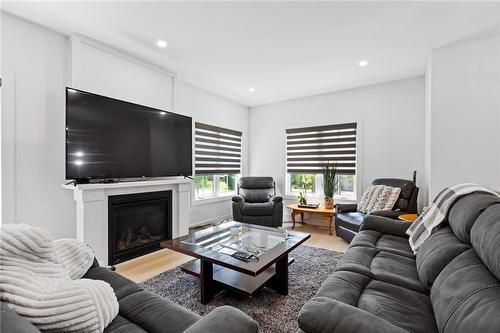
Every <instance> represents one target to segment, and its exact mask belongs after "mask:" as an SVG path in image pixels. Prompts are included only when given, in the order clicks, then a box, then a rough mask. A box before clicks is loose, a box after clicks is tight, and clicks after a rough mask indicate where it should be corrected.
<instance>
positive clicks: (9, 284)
mask: <svg viewBox="0 0 500 333" xmlns="http://www.w3.org/2000/svg"><path fill="white" fill-rule="evenodd" d="M93 260H94V254H93V252H92V249H90V248H89V247H88V246H86V245H85V244H83V243H81V242H79V241H76V240H73V239H60V240H56V241H53V240H52V238H51V236H50V235H49V233H47V232H46V231H45V230H43V229H40V228H34V227H31V226H29V225H26V224H4V225H2V227H1V229H0V300H1V301H2V302H5V303H7V304H8V305H9V306H10V307H11V308H12V309H13V310H14V311H16V312H17V313H18V314H19V315H21V316H23V317H24V318H26V319H28V320H29V321H31V322H32V323H33V324H34V325H36V326H37V327H38V328H39V329H40V330H42V331H57V332H103V331H104V328H105V327H106V326H107V325H108V324H109V323H110V322H111V321H112V320H113V319H114V318H115V317H116V315H117V314H118V301H117V299H116V296H115V294H114V292H113V289H112V288H111V286H110V285H109V284H108V283H106V282H104V281H100V280H91V279H81V277H82V276H83V275H84V274H85V272H86V271H87V270H88V269H89V268H90V266H91V265H92V262H93Z"/></svg>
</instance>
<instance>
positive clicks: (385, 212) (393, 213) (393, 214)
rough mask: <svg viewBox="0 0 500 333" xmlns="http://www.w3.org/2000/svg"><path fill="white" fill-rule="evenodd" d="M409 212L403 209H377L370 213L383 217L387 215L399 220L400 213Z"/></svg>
mask: <svg viewBox="0 0 500 333" xmlns="http://www.w3.org/2000/svg"><path fill="white" fill-rule="evenodd" d="M403 214H408V212H406V211H403V210H376V211H374V212H371V213H370V215H377V216H382V217H387V218H389V219H393V220H397V219H398V216H399V215H403Z"/></svg>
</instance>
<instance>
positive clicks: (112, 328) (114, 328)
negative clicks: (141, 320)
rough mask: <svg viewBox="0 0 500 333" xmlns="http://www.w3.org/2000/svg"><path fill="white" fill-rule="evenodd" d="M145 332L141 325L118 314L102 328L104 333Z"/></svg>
mask: <svg viewBox="0 0 500 333" xmlns="http://www.w3.org/2000/svg"><path fill="white" fill-rule="evenodd" d="M129 332H130V333H147V331H145V330H144V329H143V328H142V327H140V326H138V325H136V324H134V323H133V322H131V321H130V320H128V319H125V318H123V317H122V316H120V315H118V316H116V317H115V319H113V321H112V322H111V323H110V324H109V325H108V327H106V328H105V329H104V333H129Z"/></svg>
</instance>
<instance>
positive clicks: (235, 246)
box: [182, 222, 289, 260]
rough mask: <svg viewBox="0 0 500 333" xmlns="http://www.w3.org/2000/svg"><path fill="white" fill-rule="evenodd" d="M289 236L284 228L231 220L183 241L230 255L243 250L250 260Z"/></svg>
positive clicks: (284, 240)
mask: <svg viewBox="0 0 500 333" xmlns="http://www.w3.org/2000/svg"><path fill="white" fill-rule="evenodd" d="M288 238H289V235H288V232H287V231H286V230H283V229H277V228H269V227H261V226H256V225H250V224H244V223H239V222H229V223H225V224H223V225H219V226H216V227H212V228H207V229H204V230H201V231H198V232H196V233H195V234H194V235H193V236H191V237H190V238H187V239H185V240H183V241H182V242H183V243H186V244H190V245H195V246H199V247H202V248H205V249H207V250H211V251H216V252H219V253H224V254H227V255H230V256H234V255H235V253H236V252H240V253H241V252H242V253H243V254H246V255H247V256H248V258H249V260H251V259H254V260H255V259H258V257H259V256H261V255H262V254H264V253H265V252H266V251H267V250H269V249H272V248H273V247H275V246H276V245H278V244H280V243H283V242H286V240H287V239H288Z"/></svg>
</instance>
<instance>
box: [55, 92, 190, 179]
mask: <svg viewBox="0 0 500 333" xmlns="http://www.w3.org/2000/svg"><path fill="white" fill-rule="evenodd" d="M68 90H73V91H77V92H80V93H84V94H89V95H93V96H98V97H103V98H107V99H110V100H113V101H117V102H121V103H128V104H131V105H135V106H138V107H140V108H147V109H150V110H152V111H158V112H166V113H168V114H172V115H175V116H179V117H183V118H186V119H189V120H190V121H191V146H190V147H189V149H190V151H191V154H190V155H191V170H190V173H189V174H187V175H186V174H182V173H177V174H165V175H155V176H153V175H109V176H106V177H105V178H103V177H100V176H88V177H84V178H68V130H67V129H68ZM64 98H65V103H64V104H65V110H64V123H65V127H64V133H65V138H64V157H65V161H64V173H65V174H64V176H65V178H66V180H75V181H78V180H98V179H99V180H100V179H103V180H106V179H128V178H153V177H154V178H158V177H179V176H180V177H191V176H193V134H192V128H193V118H192V117H190V116H186V115H182V114H179V113H175V112H171V111H167V110H163V109H158V108H153V107H150V106H146V105H141V104H137V103H133V102H129V101H125V100H122V99H118V98H113V97H109V96H105V95H100V94H96V93H93V92H90V91H85V90H81V89H77V88H73V87H66V88H65V96H64Z"/></svg>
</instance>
